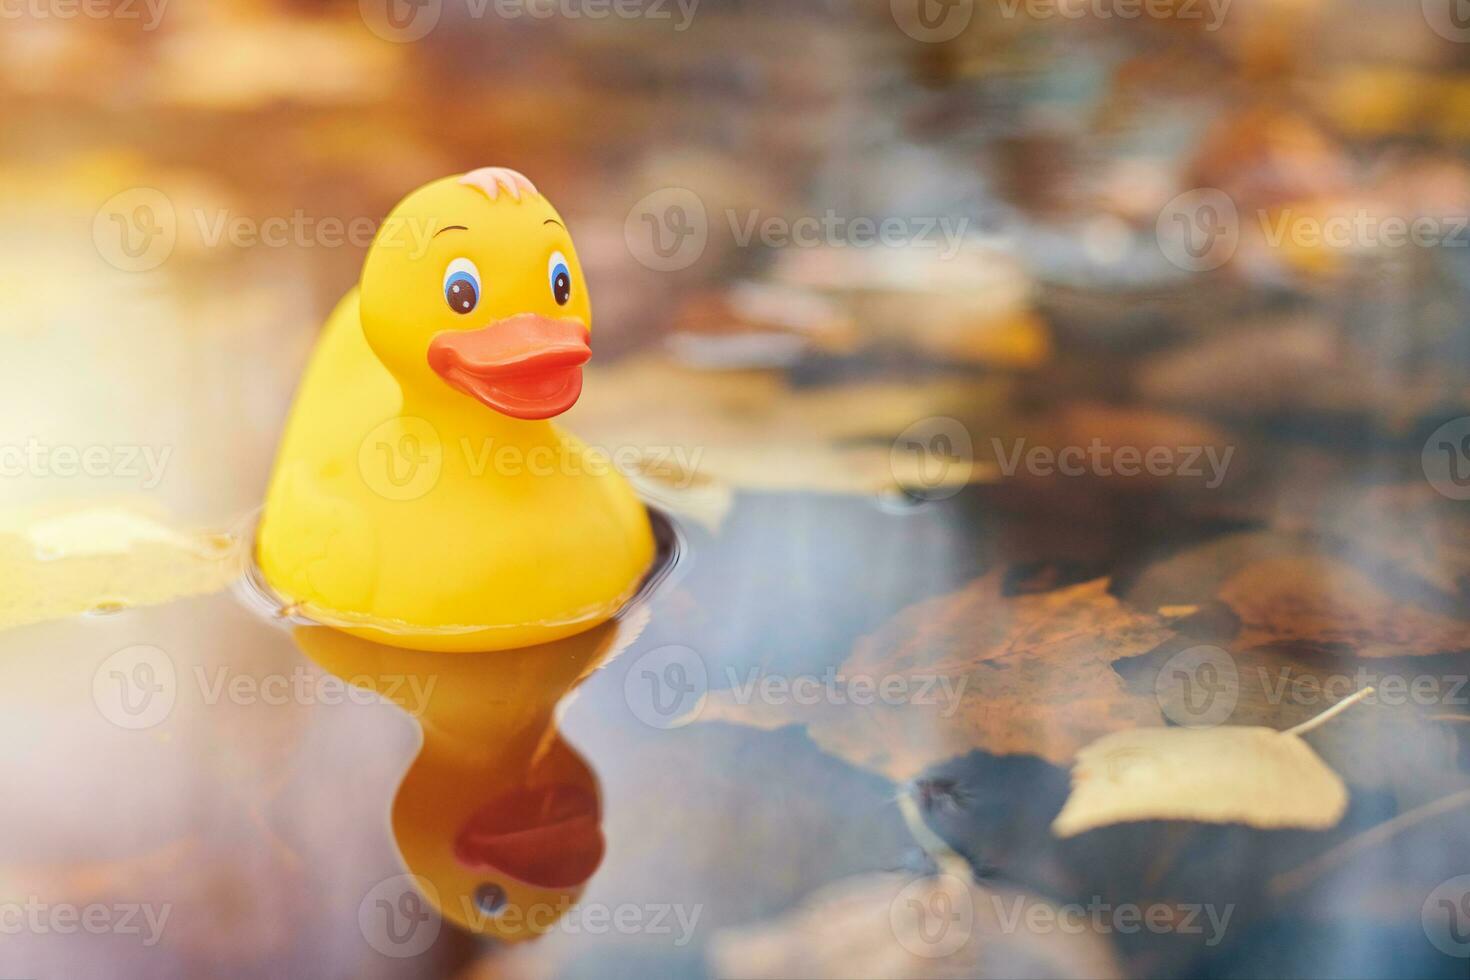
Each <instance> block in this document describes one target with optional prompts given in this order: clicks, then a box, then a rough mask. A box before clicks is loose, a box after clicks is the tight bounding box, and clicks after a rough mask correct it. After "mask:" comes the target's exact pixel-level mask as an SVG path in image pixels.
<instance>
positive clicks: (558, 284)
mask: <svg viewBox="0 0 1470 980" xmlns="http://www.w3.org/2000/svg"><path fill="white" fill-rule="evenodd" d="M546 272H547V275H549V276H550V277H551V295H552V297H553V298H554V299H555V300H556V302H557V305H559V306H566V305H567V300H569V299H571V298H572V273H571V270H570V269H568V268H567V257H566V256H565V255H563V254H561V253H560V252H552V253H551V261H550V262H548V263H547V264H546Z"/></svg>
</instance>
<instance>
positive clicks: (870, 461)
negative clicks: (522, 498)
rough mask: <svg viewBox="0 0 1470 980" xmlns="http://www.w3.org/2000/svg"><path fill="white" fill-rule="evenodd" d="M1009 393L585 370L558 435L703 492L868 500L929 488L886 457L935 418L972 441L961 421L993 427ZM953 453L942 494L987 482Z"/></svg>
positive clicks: (961, 385) (689, 372)
mask: <svg viewBox="0 0 1470 980" xmlns="http://www.w3.org/2000/svg"><path fill="white" fill-rule="evenodd" d="M1009 389H1010V383H1009V382H1007V381H1004V380H1000V379H993V380H989V381H982V382H977V381H976V380H974V379H973V378H972V379H966V380H960V379H944V380H934V381H928V382H924V383H919V384H914V383H904V384H901V383H892V382H863V383H858V384H847V385H833V386H828V387H822V388H812V389H806V388H795V387H793V386H791V385H790V384H789V383H788V382H787V381H786V379H785V377H784V375H783V374H782V373H781V372H779V371H773V370H742V371H719V372H714V371H699V370H694V369H691V368H687V367H682V366H680V365H678V364H676V363H674V362H673V361H671V360H669V359H668V358H664V357H657V356H646V357H639V358H634V359H630V360H625V361H621V362H618V363H616V364H613V365H612V366H609V367H602V368H591V367H589V369H588V378H587V385H586V388H585V389H584V391H583V395H582V398H581V400H580V401H579V402H578V404H577V406H576V407H575V408H574V409H572V411H571V412H570V413H568V421H567V427H568V428H569V429H570V430H572V431H574V432H576V433H577V434H578V435H579V436H581V437H582V438H583V439H584V440H585V441H586V442H588V443H589V444H591V445H594V446H598V447H600V448H602V449H604V450H605V451H607V452H608V453H609V454H611V455H612V457H613V459H614V460H615V461H617V462H618V463H619V464H620V465H623V466H624V467H629V466H631V467H632V468H633V469H636V470H645V471H647V470H652V471H658V470H667V469H670V468H672V469H673V470H675V471H677V472H679V473H684V474H694V475H696V476H697V478H698V479H700V480H702V481H704V483H703V484H702V485H704V486H708V485H709V484H710V482H715V483H723V484H726V485H729V486H734V487H742V488H750V489H760V490H814V491H824V492H832V493H862V494H870V493H878V492H881V491H884V490H889V489H893V488H895V487H901V486H914V485H921V486H933V485H934V481H935V477H934V476H933V475H932V474H931V473H929V472H927V471H926V470H925V464H926V459H925V458H924V457H923V456H922V455H920V456H915V455H914V454H910V453H903V452H896V451H895V447H894V441H895V438H896V437H897V436H898V435H900V434H901V433H903V432H904V431H905V430H907V429H909V428H910V427H911V426H913V425H914V424H915V423H917V422H921V421H924V420H930V419H934V418H937V417H945V418H950V417H952V418H954V419H955V420H956V424H957V425H958V427H959V431H961V432H964V433H966V435H968V432H971V431H979V427H978V424H976V425H970V426H966V424H965V422H964V420H965V419H967V418H968V419H972V420H973V419H978V418H980V417H981V416H982V415H983V416H985V417H989V418H992V419H996V418H1004V417H1005V408H1004V406H1005V400H1006V397H1007V393H1008V391H1009ZM991 431H993V427H992V429H991ZM952 443H953V440H951V443H950V444H949V445H952ZM955 453H956V463H957V464H958V465H955V466H952V467H947V468H945V472H944V473H943V474H942V476H941V477H940V479H941V480H943V481H946V485H950V484H953V483H956V482H958V483H964V482H973V481H978V480H983V479H986V478H989V477H991V476H992V475H993V473H994V470H993V468H992V467H991V466H990V465H989V464H987V463H979V462H975V461H974V459H973V452H967V451H966V450H965V447H963V446H960V447H958V449H956V450H955Z"/></svg>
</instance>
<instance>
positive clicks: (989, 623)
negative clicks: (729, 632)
mask: <svg viewBox="0 0 1470 980" xmlns="http://www.w3.org/2000/svg"><path fill="white" fill-rule="evenodd" d="M1003 581H1004V577H1003V575H1002V572H1001V571H1000V570H997V571H994V572H992V573H990V574H989V575H986V576H985V577H983V578H980V579H977V580H976V581H974V582H972V583H971V584H970V585H969V586H967V587H966V588H964V589H961V590H960V591H958V592H954V593H951V594H949V595H945V596H940V597H938V598H935V599H929V600H926V601H924V602H920V603H917V604H916V605H913V606H910V607H909V608H908V609H905V610H904V611H902V612H901V613H899V615H898V616H896V617H895V618H893V619H892V620H890V621H889V622H888V623H886V624H885V625H884V626H883V627H881V628H880V629H879V630H878V631H877V632H876V633H874V634H873V635H871V636H868V637H866V638H864V639H863V640H862V641H860V642H859V643H858V645H857V648H856V649H855V650H854V651H853V654H852V656H850V657H848V659H847V660H846V661H844V662H843V663H842V665H841V666H840V667H838V668H837V671H836V673H837V676H838V677H839V678H844V679H845V683H844V684H842V685H840V686H838V687H837V690H838V691H839V692H842V693H843V697H842V699H841V700H840V702H839V703H818V704H814V705H811V706H810V707H803V706H800V705H796V704H793V703H791V702H792V700H793V699H790V698H786V699H782V701H781V703H771V699H767V700H765V701H762V700H761V697H760V694H759V687H757V688H755V689H754V690H749V689H746V690H742V688H739V687H737V688H733V689H731V690H729V691H723V692H720V693H718V694H712V695H711V696H710V698H709V701H708V702H707V703H706V706H705V708H704V711H703V713H702V714H701V716H700V717H701V719H702V720H730V721H737V722H743V723H746V724H754V725H757V726H761V727H779V726H780V725H783V724H792V723H806V725H807V729H808V732H809V733H810V734H811V737H812V738H813V739H814V740H815V741H816V742H817V744H818V745H820V746H821V747H822V748H824V749H826V750H827V751H829V752H832V753H835V754H836V755H838V756H841V757H842V758H844V759H847V760H848V761H850V762H853V763H855V764H857V765H861V766H865V767H866V768H869V769H872V770H875V771H877V772H881V773H883V774H885V775H888V776H889V777H891V778H894V779H898V780H902V779H909V778H912V777H914V776H917V775H918V774H919V773H921V772H922V771H923V770H924V769H925V768H927V767H928V766H930V765H932V764H933V763H936V762H939V761H941V760H943V759H946V758H949V757H951V756H954V755H959V754H962V753H964V752H967V751H969V750H971V749H977V748H978V749H984V750H985V751H987V752H992V753H997V754H1004V753H1026V754H1031V755H1037V756H1040V757H1042V758H1044V759H1047V760H1048V761H1051V762H1055V763H1058V764H1065V763H1067V762H1069V761H1070V760H1071V758H1072V756H1073V755H1074V753H1075V752H1076V751H1077V750H1078V749H1079V748H1081V747H1082V746H1083V745H1085V744H1087V743H1088V742H1089V741H1091V740H1093V739H1095V738H1097V737H1098V736H1100V735H1103V734H1106V733H1108V732H1113V731H1118V730H1120V729H1127V728H1135V727H1138V726H1140V725H1161V724H1163V717H1162V716H1161V715H1160V713H1159V706H1158V703H1157V702H1156V701H1155V699H1154V698H1153V697H1151V696H1149V697H1145V696H1142V695H1138V694H1133V693H1131V692H1129V691H1128V690H1127V689H1126V688H1125V686H1124V684H1123V681H1122V678H1120V677H1119V676H1118V674H1117V673H1116V672H1115V671H1114V670H1113V669H1112V666H1111V665H1112V663H1113V662H1114V661H1115V660H1118V659H1120V658H1123V657H1132V656H1137V655H1139V654H1142V653H1145V652H1147V651H1149V650H1151V649H1153V648H1154V647H1156V646H1157V645H1158V644H1160V643H1162V642H1163V641H1164V640H1165V639H1167V638H1168V637H1169V636H1171V635H1172V630H1171V629H1170V628H1169V627H1168V626H1167V625H1166V623H1165V621H1164V620H1163V619H1162V618H1160V617H1158V616H1154V615H1151V614H1148V613H1143V612H1138V611H1135V610H1132V609H1129V608H1128V607H1126V606H1124V605H1122V604H1120V603H1119V602H1118V601H1117V600H1116V599H1115V598H1113V597H1112V596H1111V595H1109V594H1108V591H1107V585H1108V581H1107V579H1105V578H1100V579H1095V580H1093V581H1091V582H1084V583H1082V584H1079V585H1073V586H1068V587H1066V588H1062V589H1056V590H1054V591H1051V592H1042V593H1035V594H1028V595H1021V596H1013V597H1008V596H1005V595H1003V594H1002V584H1003ZM858 683H863V684H865V685H868V686H870V687H871V689H872V691H873V692H876V693H870V695H869V696H868V697H866V698H864V700H866V701H867V702H868V703H866V704H864V703H859V700H858V698H857V696H856V695H857V692H858V687H857V685H858ZM885 684H889V685H891V687H889V688H888V690H890V691H899V692H901V693H900V695H899V696H886V695H884V693H883V692H884V685H885Z"/></svg>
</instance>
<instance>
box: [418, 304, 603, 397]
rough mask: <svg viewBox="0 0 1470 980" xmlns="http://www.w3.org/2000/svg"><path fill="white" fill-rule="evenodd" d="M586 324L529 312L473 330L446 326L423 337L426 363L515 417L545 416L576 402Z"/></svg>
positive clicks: (587, 349)
mask: <svg viewBox="0 0 1470 980" xmlns="http://www.w3.org/2000/svg"><path fill="white" fill-rule="evenodd" d="M591 357H592V347H591V344H590V343H589V334H588V332H587V328H586V327H584V326H582V324H580V323H578V322H577V321H575V320H554V319H551V318H550V317H544V316H540V315H538V314H535V313H522V314H520V315H519V316H513V317H507V318H506V319H504V320H497V321H495V322H494V323H492V324H490V325H489V326H487V327H482V328H480V329H478V330H446V331H444V332H443V333H441V334H438V335H437V336H435V337H434V339H433V340H432V341H430V342H429V367H430V368H432V369H433V371H434V373H435V374H437V375H439V377H441V378H443V379H444V380H445V382H446V383H448V384H449V386H450V387H452V388H454V389H456V390H457V391H462V392H464V393H465V394H466V395H469V396H470V397H471V398H474V399H476V400H478V401H480V402H482V403H483V404H485V405H488V406H490V407H491V408H493V409H495V410H496V411H497V412H500V413H502V414H504V415H509V416H510V417H511V418H516V419H549V418H552V417H553V416H556V415H560V414H561V413H562V412H565V411H566V410H567V409H569V408H571V407H572V406H573V405H575V404H576V403H577V398H578V397H579V396H580V395H581V394H582V365H583V364H586V363H587V361H588V360H589V359H590V358H591Z"/></svg>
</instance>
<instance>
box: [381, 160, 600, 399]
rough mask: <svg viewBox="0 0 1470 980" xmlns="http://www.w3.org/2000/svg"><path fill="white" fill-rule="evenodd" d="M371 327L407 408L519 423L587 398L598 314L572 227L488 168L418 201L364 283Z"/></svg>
mask: <svg viewBox="0 0 1470 980" xmlns="http://www.w3.org/2000/svg"><path fill="white" fill-rule="evenodd" d="M361 297H362V327H363V334H364V336H365V337H366V339H367V342H368V344H369V346H371V347H372V349H373V352H374V353H375V354H376V355H377V356H378V359H379V360H381V361H382V362H383V364H384V366H386V367H387V368H388V370H389V371H391V372H392V373H393V374H394V376H395V377H397V379H398V381H399V383H400V384H401V385H402V386H403V389H404V394H405V397H411V398H413V399H415V400H417V401H423V400H430V401H435V402H438V401H441V400H442V399H441V397H440V396H442V395H444V394H445V393H451V394H452V396H453V397H456V398H460V397H462V398H470V399H473V400H474V401H476V402H479V403H480V404H481V405H483V406H485V407H487V408H489V409H491V410H493V411H495V412H499V413H500V414H501V415H505V416H509V417H510V418H514V419H548V418H551V417H553V416H556V415H560V414H561V413H562V412H565V411H566V410H567V409H569V408H571V407H572V405H573V404H574V403H575V402H576V401H577V397H578V396H579V395H580V394H581V393H582V365H583V364H585V363H587V360H588V359H589V358H590V357H591V356H592V348H591V346H590V338H591V335H590V332H589V331H590V328H591V308H590V306H589V304H588V301H587V288H586V283H585V280H584V279H583V278H582V267H581V264H580V263H579V262H578V261H577V253H576V250H575V249H574V248H573V247H572V238H571V235H569V234H568V233H567V227H566V224H565V222H563V221H562V218H561V215H559V214H557V212H556V209H555V208H553V207H552V206H551V204H550V202H548V201H547V200H546V198H545V197H543V196H542V195H541V194H540V193H539V192H538V191H537V190H536V188H535V186H534V185H533V184H532V183H531V182H530V181H529V180H527V179H526V178H525V177H524V176H522V175H521V174H519V173H517V172H516V171H514V170H508V169H505V168H503V167H486V168H482V169H480V170H474V171H471V172H470V173H467V174H464V175H462V176H458V177H447V178H445V179H443V180H437V181H435V182H433V183H431V184H427V185H425V186H424V187H421V188H419V189H418V190H416V191H414V192H413V193H412V194H410V195H409V196H408V197H406V198H404V200H403V201H402V202H400V203H399V205H398V206H397V207H396V208H394V209H393V212H392V213H391V214H390V215H389V216H388V218H387V219H386V220H385V221H384V223H383V226H382V228H381V229H380V230H379V232H378V236H377V238H376V239H375V240H374V242H373V245H372V248H371V249H370V250H369V252H368V256H367V261H366V262H365V264H364V266H363V275H362V289H361Z"/></svg>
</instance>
